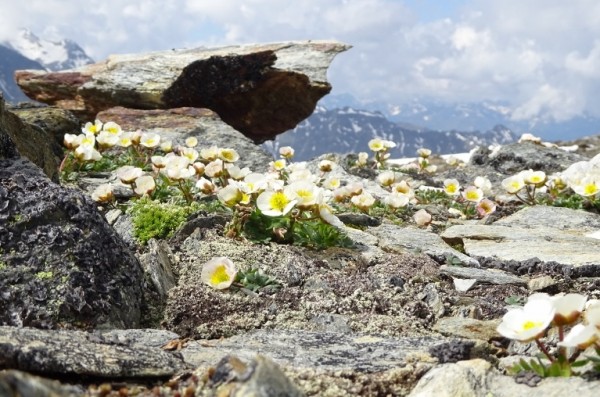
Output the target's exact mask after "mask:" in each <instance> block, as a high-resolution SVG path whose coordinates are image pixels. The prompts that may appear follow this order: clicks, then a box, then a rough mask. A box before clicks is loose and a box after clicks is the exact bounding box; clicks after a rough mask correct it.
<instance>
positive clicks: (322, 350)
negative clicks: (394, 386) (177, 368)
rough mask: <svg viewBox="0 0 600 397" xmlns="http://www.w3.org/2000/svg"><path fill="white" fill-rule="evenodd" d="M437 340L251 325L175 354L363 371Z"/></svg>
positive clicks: (198, 362)
mask: <svg viewBox="0 0 600 397" xmlns="http://www.w3.org/2000/svg"><path fill="white" fill-rule="evenodd" d="M443 341H444V338H440V337H413V338H410V337H406V338H389V337H380V336H374V335H361V334H342V333H326V332H307V331H300V330H256V331H252V332H249V333H246V334H244V335H237V336H234V337H231V338H227V339H222V340H215V341H211V342H210V343H199V342H195V341H192V342H190V343H188V344H187V346H186V347H184V348H183V349H182V350H181V354H182V355H183V357H184V359H185V361H186V362H188V363H190V364H192V365H194V366H207V365H211V364H213V363H214V361H215V360H219V359H221V358H222V357H224V356H226V355H228V354H235V355H236V356H238V357H239V358H242V359H251V358H253V357H255V355H256V354H257V353H260V354H263V355H266V356H268V357H270V358H272V359H273V360H274V361H275V362H276V363H278V364H279V365H282V366H284V367H291V368H296V369H303V368H312V369H318V370H321V371H328V372H335V371H352V372H357V373H365V372H366V373H368V372H379V371H385V370H389V369H391V368H394V367H398V366H402V365H403V363H406V360H407V359H409V358H410V357H415V356H419V355H420V356H421V357H427V356H429V353H428V349H429V348H430V347H431V346H434V345H436V344H439V343H441V342H443ZM429 357H431V356H429Z"/></svg>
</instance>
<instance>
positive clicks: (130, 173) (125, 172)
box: [117, 165, 144, 184]
mask: <svg viewBox="0 0 600 397" xmlns="http://www.w3.org/2000/svg"><path fill="white" fill-rule="evenodd" d="M143 174H144V171H143V170H142V169H141V168H139V167H134V166H132V165H124V166H123V167H120V168H119V169H117V178H119V179H120V180H121V182H123V183H126V184H131V183H133V182H134V181H135V180H136V179H137V178H139V177H140V176H142V175H143Z"/></svg>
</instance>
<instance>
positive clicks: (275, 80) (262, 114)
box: [15, 41, 349, 142]
mask: <svg viewBox="0 0 600 397" xmlns="http://www.w3.org/2000/svg"><path fill="white" fill-rule="evenodd" d="M348 48H349V46H347V45H345V44H342V43H339V42H335V41H300V42H286V43H274V44H254V45H244V46H229V47H222V48H215V49H206V48H196V49H187V50H169V51H163V52H154V53H146V54H129V55H113V56H111V57H110V58H109V59H108V60H106V61H104V62H100V63H97V64H93V65H87V66H84V67H81V68H77V69H72V70H64V71H60V72H50V73H48V72H41V71H34V70H29V71H17V72H16V73H15V78H16V80H17V84H19V86H20V87H21V89H22V90H23V91H24V92H25V93H26V94H27V95H28V96H29V97H30V98H33V99H36V100H39V101H41V102H45V103H49V104H56V105H58V106H64V107H66V108H74V107H76V109H72V110H74V111H77V112H78V113H79V114H80V115H81V114H83V115H84V117H86V118H88V119H89V118H92V117H94V116H95V115H96V114H97V113H98V112H99V111H101V110H105V109H107V108H109V107H113V106H126V107H130V108H137V109H170V108H181V107H185V106H190V107H196V108H209V109H212V110H214V111H215V112H217V113H218V114H219V115H220V116H221V118H222V119H223V120H224V121H225V122H226V123H227V124H229V125H231V126H233V127H234V128H235V129H237V130H238V131H241V132H242V133H244V135H246V136H248V137H250V138H252V139H253V140H255V141H257V142H262V141H265V140H267V139H272V138H273V137H275V136H276V135H277V134H279V133H282V132H285V131H287V130H289V129H291V128H294V127H295V126H296V124H298V123H299V122H300V121H301V120H303V119H305V118H306V117H308V116H309V115H310V114H311V113H312V112H313V110H314V108H315V105H316V103H317V101H318V100H319V99H320V98H321V97H322V96H324V95H325V94H327V93H329V91H330V90H331V85H329V83H328V82H327V68H328V67H329V64H330V62H331V61H332V59H333V58H334V57H335V55H337V54H338V53H340V52H343V51H345V50H347V49H348Z"/></svg>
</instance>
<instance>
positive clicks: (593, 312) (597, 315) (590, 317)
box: [585, 299, 600, 330]
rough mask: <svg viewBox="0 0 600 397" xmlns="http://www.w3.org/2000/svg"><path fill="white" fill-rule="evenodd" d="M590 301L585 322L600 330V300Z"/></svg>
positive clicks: (586, 309)
mask: <svg viewBox="0 0 600 397" xmlns="http://www.w3.org/2000/svg"><path fill="white" fill-rule="evenodd" d="M588 303H589V304H588V305H587V307H586V308H585V322H586V323H587V324H591V325H594V326H595V327H596V328H598V329H599V330H600V301H598V300H597V299H596V300H593V301H591V302H588Z"/></svg>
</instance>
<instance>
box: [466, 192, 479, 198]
mask: <svg viewBox="0 0 600 397" xmlns="http://www.w3.org/2000/svg"><path fill="white" fill-rule="evenodd" d="M478 198H479V194H478V193H477V192H476V191H474V190H472V191H468V192H467V200H477V199H478Z"/></svg>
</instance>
